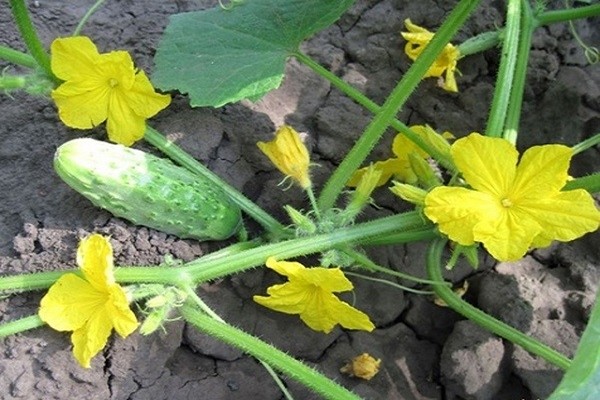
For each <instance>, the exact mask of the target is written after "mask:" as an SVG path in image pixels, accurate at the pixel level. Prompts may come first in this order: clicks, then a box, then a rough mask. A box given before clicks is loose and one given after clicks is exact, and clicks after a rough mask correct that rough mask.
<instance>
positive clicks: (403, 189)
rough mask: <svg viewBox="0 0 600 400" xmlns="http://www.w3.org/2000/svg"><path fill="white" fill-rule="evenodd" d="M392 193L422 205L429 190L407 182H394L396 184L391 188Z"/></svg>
mask: <svg viewBox="0 0 600 400" xmlns="http://www.w3.org/2000/svg"><path fill="white" fill-rule="evenodd" d="M390 190H391V191H392V193H394V194H395V195H396V196H398V197H400V198H401V199H403V200H406V201H408V202H409V203H413V204H416V205H418V206H422V205H424V204H425V196H426V195H427V192H426V191H425V190H423V189H421V188H418V187H416V186H413V185H407V184H405V183H400V182H394V186H393V187H391V188H390Z"/></svg>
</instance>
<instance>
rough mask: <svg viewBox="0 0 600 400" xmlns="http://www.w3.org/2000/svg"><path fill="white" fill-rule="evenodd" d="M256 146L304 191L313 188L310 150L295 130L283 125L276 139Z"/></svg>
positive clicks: (276, 134)
mask: <svg viewBox="0 0 600 400" xmlns="http://www.w3.org/2000/svg"><path fill="white" fill-rule="evenodd" d="M256 145H257V146H258V148H259V149H260V150H261V151H262V152H263V153H265V155H266V156H267V157H269V160H271V162H272V163H273V165H275V166H276V167H277V169H278V170H280V171H281V172H282V173H283V174H284V175H287V176H289V177H291V178H292V179H294V180H295V181H296V182H297V183H298V184H299V185H300V187H301V188H302V189H307V188H309V187H310V186H311V181H310V176H309V173H308V167H309V165H310V157H309V155H308V150H307V149H306V146H305V145H304V143H302V139H300V135H299V134H298V132H296V130H295V129H294V128H292V127H291V126H289V125H283V126H282V127H281V128H279V129H278V130H277V132H276V133H275V139H273V140H271V141H270V142H258V143H257V144H256Z"/></svg>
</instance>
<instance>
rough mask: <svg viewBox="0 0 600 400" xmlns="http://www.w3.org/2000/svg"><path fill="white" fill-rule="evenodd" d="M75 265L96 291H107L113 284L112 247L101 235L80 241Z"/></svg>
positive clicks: (94, 235)
mask: <svg viewBox="0 0 600 400" xmlns="http://www.w3.org/2000/svg"><path fill="white" fill-rule="evenodd" d="M77 265H79V267H80V268H81V270H82V271H83V275H84V277H85V279H86V280H87V281H88V282H89V283H90V284H91V285H92V286H94V288H95V289H96V290H99V291H107V290H108V287H109V286H110V285H112V284H114V283H115V278H114V276H113V253H112V246H111V245H110V241H109V240H108V239H107V238H105V237H104V236H102V235H98V234H93V235H90V236H88V237H86V238H84V239H82V240H81V242H80V243H79V247H78V248H77Z"/></svg>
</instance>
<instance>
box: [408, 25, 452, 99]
mask: <svg viewBox="0 0 600 400" xmlns="http://www.w3.org/2000/svg"><path fill="white" fill-rule="evenodd" d="M404 25H405V26H406V29H408V32H401V34H402V36H403V37H404V39H406V40H407V41H408V43H406V46H405V47H404V52H405V53H406V55H407V56H408V57H409V58H410V59H411V60H413V61H414V60H416V59H417V57H419V55H420V54H421V53H422V52H423V50H424V49H425V46H427V44H428V43H429V42H430V41H431V39H432V38H433V33H432V32H429V31H428V30H427V29H425V28H422V27H420V26H417V25H415V24H413V23H412V22H411V21H410V19H406V20H405V21H404ZM459 58H460V51H459V50H458V48H457V47H456V46H454V45H452V44H450V43H448V44H447V45H446V47H444V50H442V52H441V54H440V55H439V56H438V58H437V59H436V60H435V61H434V62H433V64H432V65H431V67H429V69H428V70H427V72H426V73H425V75H424V76H423V77H424V78H427V77H430V76H436V77H439V78H442V75H443V74H444V72H445V73H446V78H445V79H441V84H440V86H441V87H442V88H443V89H444V90H447V91H449V92H458V87H457V86H456V78H455V77H454V72H455V71H456V64H457V62H458V59H459Z"/></svg>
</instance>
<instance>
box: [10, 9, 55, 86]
mask: <svg viewBox="0 0 600 400" xmlns="http://www.w3.org/2000/svg"><path fill="white" fill-rule="evenodd" d="M10 6H11V10H12V14H13V17H14V19H15V23H16V24H17V27H18V28H19V32H20V33H21V36H22V37H23V41H24V42H25V45H26V46H27V49H28V50H29V53H31V55H32V57H33V58H34V59H35V61H36V63H37V64H38V65H39V66H40V68H41V69H42V70H43V71H44V73H45V74H46V76H48V78H49V79H51V80H52V81H54V82H57V81H58V80H57V78H56V77H55V76H54V73H52V68H51V67H50V57H49V56H48V53H46V50H44V46H43V45H42V42H41V41H40V38H39V37H38V35H37V32H36V30H35V28H34V27H33V24H32V23H31V18H30V17H29V13H28V12H27V6H26V5H25V1H24V0H10Z"/></svg>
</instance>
